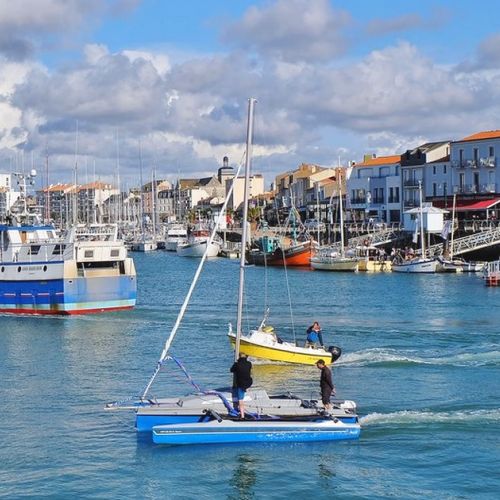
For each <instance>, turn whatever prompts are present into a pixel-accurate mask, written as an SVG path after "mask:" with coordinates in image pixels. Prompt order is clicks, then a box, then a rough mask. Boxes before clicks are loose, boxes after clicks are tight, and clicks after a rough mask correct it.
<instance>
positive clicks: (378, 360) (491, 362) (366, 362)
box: [335, 348, 500, 366]
mask: <svg viewBox="0 0 500 500" xmlns="http://www.w3.org/2000/svg"><path fill="white" fill-rule="evenodd" d="M379 364H383V365H388V364H394V365H404V364H408V365H447V366H497V365H500V351H485V352H474V353H458V354H451V355H450V354H447V355H446V356H439V357H431V356H429V357H425V356H416V355H415V353H414V352H412V351H407V352H404V351H397V350H395V349H383V348H373V349H366V350H363V351H357V352H352V353H347V354H343V355H342V357H341V358H340V359H339V360H338V361H336V362H335V365H336V366H370V365H379Z"/></svg>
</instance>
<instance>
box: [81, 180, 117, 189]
mask: <svg viewBox="0 0 500 500" xmlns="http://www.w3.org/2000/svg"><path fill="white" fill-rule="evenodd" d="M111 188H112V186H111V184H105V183H104V182H100V181H96V182H90V183H89V184H83V185H82V186H80V187H79V188H78V190H79V191H83V190H86V189H103V190H104V189H111Z"/></svg>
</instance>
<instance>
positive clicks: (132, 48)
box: [0, 0, 500, 188]
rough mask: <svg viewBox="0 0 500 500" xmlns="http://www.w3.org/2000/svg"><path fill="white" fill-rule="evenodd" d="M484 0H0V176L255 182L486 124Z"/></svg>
mask: <svg viewBox="0 0 500 500" xmlns="http://www.w3.org/2000/svg"><path fill="white" fill-rule="evenodd" d="M499 18H500V2H497V1H496V0H482V1H481V2H477V1H476V2H473V1H470V0H441V1H439V0H436V1H429V0H419V1H410V0H406V1H403V0H261V1H255V0H254V1H249V0H238V1H231V0H183V2H177V1H175V2H174V1H167V0H16V1H15V2H13V1H10V0H0V171H1V172H9V171H17V172H21V171H28V170H30V169H31V168H36V169H37V170H38V172H39V175H38V178H39V179H38V183H39V184H40V185H45V183H46V181H47V177H46V173H45V172H46V170H47V165H48V171H49V179H48V180H49V182H51V183H55V182H58V181H61V182H67V181H71V179H72V178H73V173H74V171H75V167H76V170H77V175H78V180H79V182H82V183H83V182H86V181H92V180H94V178H98V179H100V180H104V181H108V182H113V183H115V184H116V183H117V182H118V180H119V181H120V183H121V185H122V188H127V187H132V186H136V185H138V184H139V180H140V176H141V172H142V177H143V181H144V182H145V181H146V180H147V179H149V178H150V176H151V172H152V169H155V170H156V172H157V178H167V179H169V180H171V181H174V180H175V179H177V178H179V177H181V178H187V177H200V176H207V175H212V174H214V173H215V172H216V170H217V168H218V167H219V166H221V164H222V158H223V157H224V156H228V157H229V160H230V164H231V165H233V166H237V165H238V164H239V163H240V162H241V161H242V158H243V154H244V148H245V145H244V142H245V133H246V132H245V131H246V116H247V101H248V98H249V97H254V98H256V99H257V104H256V110H255V136H254V149H253V171H254V172H255V173H261V174H263V175H264V176H265V179H266V183H267V185H269V184H270V183H271V182H272V181H273V179H274V176H275V175H277V174H278V173H280V172H285V171H288V170H293V169H295V168H297V166H298V165H300V164H301V163H303V162H305V163H315V164H318V165H321V166H325V167H327V166H333V165H337V164H338V163H339V162H340V164H342V165H346V164H347V163H348V162H349V161H360V160H362V158H363V155H364V154H373V153H375V154H377V155H378V156H382V155H393V154H399V153H403V152H404V151H406V150H407V149H410V148H414V147H416V146H418V145H419V144H422V143H424V142H428V141H443V140H459V139H461V138H463V137H465V136H467V135H470V134H472V133H475V132H479V131H483V130H496V129H500V118H499V117H500V98H499V97H500V24H499V23H498V19H499Z"/></svg>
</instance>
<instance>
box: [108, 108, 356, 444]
mask: <svg viewBox="0 0 500 500" xmlns="http://www.w3.org/2000/svg"><path fill="white" fill-rule="evenodd" d="M254 104H255V100H254V99H250V100H249V108H248V130H247V155H246V160H245V170H246V175H245V202H244V207H245V208H244V220H246V215H247V210H248V185H249V182H248V181H249V166H250V145H251V138H252V135H253V108H254ZM240 168H241V166H240ZM239 170H240V169H238V172H237V174H236V175H238V174H239ZM231 195H232V188H230V190H229V193H228V195H227V197H226V201H225V202H224V205H223V208H222V210H221V213H223V212H224V210H225V209H226V206H227V203H228V200H229V199H230V197H231ZM220 219H221V216H219V221H220ZM216 229H217V225H216V226H215V227H214V228H213V230H212V234H211V236H210V239H209V241H210V242H211V241H212V240H213V238H214V236H215V233H216ZM246 238H247V235H246V225H244V228H243V235H242V242H243V243H246ZM206 258H207V252H205V255H204V256H203V257H202V259H201V261H200V264H199V265H198V268H197V270H196V273H195V276H194V279H193V282H192V284H191V287H190V288H189V291H188V293H187V295H186V298H185V300H184V302H183V304H182V307H181V309H180V312H179V315H178V317H177V320H176V322H175V324H174V327H173V328H172V331H171V333H170V335H169V337H168V338H167V340H166V342H165V346H164V348H163V350H162V353H161V355H160V359H159V360H158V363H157V365H156V368H155V370H154V372H153V375H152V376H151V378H150V380H149V381H148V383H147V385H146V387H145V389H144V390H143V391H142V396H141V397H140V398H139V399H138V400H136V401H131V402H129V401H125V402H115V403H109V404H108V405H107V406H106V409H107V410H110V411H117V410H133V411H135V413H136V428H137V430H138V431H146V432H151V433H152V439H153V441H154V442H155V443H159V444H204V443H226V442H262V441H266V442H269V441H280V442H281V441H306V440H334V439H335V440H336V439H356V438H358V437H359V435H360V431H361V429H360V425H359V422H358V417H357V414H356V404H355V403H354V402H353V401H349V400H335V401H333V402H332V409H331V410H330V411H329V412H328V414H327V413H326V412H325V409H324V407H323V406H322V404H321V403H319V402H318V401H316V400H305V399H301V398H299V397H297V396H294V395H292V394H290V393H288V394H286V395H280V396H269V395H268V393H267V392H266V391H265V390H263V389H258V388H255V389H250V390H248V391H247V393H246V396H245V407H246V415H247V417H246V418H247V420H244V421H241V420H239V418H238V413H237V412H236V410H235V408H234V405H233V404H232V394H231V391H230V390H228V389H225V390H224V389H222V390H204V389H202V388H201V387H200V386H199V385H198V384H196V383H195V382H194V381H193V380H192V378H191V377H190V376H189V374H188V373H187V371H186V369H185V368H184V366H183V365H182V363H181V362H180V361H179V360H177V359H176V358H175V357H174V356H172V355H171V354H170V348H171V345H172V342H173V340H174V337H175V335H176V333H177V330H178V328H179V325H180V323H181V321H182V317H183V315H184V313H185V311H186V308H187V306H188V303H189V300H190V298H191V295H192V293H193V291H194V288H195V286H196V283H197V281H198V279H199V276H200V273H201V270H202V267H203V263H204V262H205V260H206ZM244 273H245V259H244V255H242V257H241V259H240V285H239V293H238V320H237V336H236V351H235V357H236V358H237V357H238V356H239V352H240V338H241V323H242V311H243V290H244ZM169 361H173V362H175V363H177V365H178V366H179V367H180V368H181V370H182V371H183V372H184V373H185V375H186V377H187V378H188V380H190V382H191V384H192V385H193V387H194V389H195V393H194V394H191V395H188V396H186V397H180V398H179V397H175V398H156V397H152V396H151V395H150V390H151V387H152V385H153V383H154V381H155V379H156V377H157V376H158V374H159V373H160V371H161V370H162V368H163V367H164V365H165V364H166V363H167V362H169ZM250 424H251V425H250Z"/></svg>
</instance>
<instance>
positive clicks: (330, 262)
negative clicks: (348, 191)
mask: <svg viewBox="0 0 500 500" xmlns="http://www.w3.org/2000/svg"><path fill="white" fill-rule="evenodd" d="M339 203H340V207H339V208H340V253H338V252H334V251H332V249H331V247H324V248H323V249H321V250H320V251H319V252H318V253H317V254H316V255H314V256H313V257H311V267H312V268H313V269H316V270H319V271H348V272H356V271H357V270H358V259H357V258H356V256H355V255H347V254H346V251H345V241H344V215H343V209H342V187H341V186H340V185H339Z"/></svg>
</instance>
